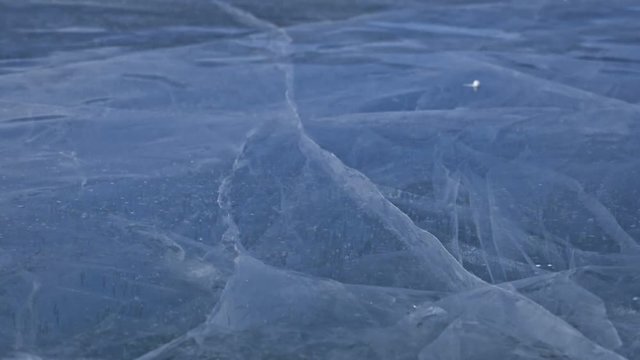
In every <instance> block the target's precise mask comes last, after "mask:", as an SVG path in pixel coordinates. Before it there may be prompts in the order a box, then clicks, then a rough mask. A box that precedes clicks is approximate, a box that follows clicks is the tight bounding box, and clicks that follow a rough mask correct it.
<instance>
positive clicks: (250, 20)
mask: <svg viewBox="0 0 640 360" xmlns="http://www.w3.org/2000/svg"><path fill="white" fill-rule="evenodd" d="M212 3H213V4H215V5H217V6H218V7H219V8H220V9H222V10H223V11H225V12H226V13H228V14H229V15H231V16H233V17H234V18H236V19H237V20H239V21H240V22H242V23H244V24H246V25H249V26H252V27H256V28H259V29H263V30H266V31H268V32H270V33H275V34H276V37H277V38H278V40H279V41H276V43H275V46H272V47H271V49H270V50H272V51H273V52H274V55H276V59H275V60H276V63H277V66H278V68H280V69H281V70H282V72H283V74H284V77H285V86H286V89H285V99H286V102H287V106H288V108H289V111H290V112H291V114H292V115H293V120H294V121H295V126H296V128H298V129H300V130H301V129H302V122H301V120H300V115H299V113H298V107H297V106H296V104H295V101H294V100H293V79H294V73H293V65H291V63H289V62H284V63H283V62H282V61H284V60H285V59H287V58H288V56H289V54H290V45H291V42H292V40H291V37H290V36H289V34H288V33H287V32H286V31H285V30H284V29H282V28H280V27H278V26H277V25H275V24H273V23H270V22H268V21H265V20H262V19H259V18H257V17H256V16H255V15H253V14H251V13H249V12H247V11H244V10H242V9H239V8H237V7H235V6H232V5H229V4H227V3H225V2H223V1H218V0H213V1H212ZM238 159H239V157H238V158H236V160H235V162H234V164H233V169H232V170H231V172H230V174H229V175H228V176H227V177H225V178H224V179H223V181H222V183H221V185H220V187H219V188H218V199H217V203H218V206H219V207H220V208H221V209H222V210H223V211H224V212H225V213H226V214H225V215H224V216H223V221H224V222H225V225H226V226H227V229H226V230H225V232H224V234H223V235H222V242H223V244H225V246H227V247H229V248H230V247H233V251H234V252H235V253H236V255H238V254H241V253H243V252H244V248H243V246H242V244H241V243H240V241H239V233H240V232H239V229H238V226H237V224H236V223H235V221H234V220H233V217H232V216H231V212H230V203H229V199H228V196H227V194H228V191H229V186H230V182H231V178H232V177H233V174H234V173H235V171H236V170H237V169H238V168H239V163H238ZM229 250H231V249H229ZM205 323H206V322H205ZM203 325H205V324H201V325H199V326H196V327H195V328H193V329H191V330H189V331H188V332H187V333H186V334H184V335H182V336H178V337H177V338H175V339H173V340H171V341H169V342H168V343H166V344H164V345H162V346H160V347H158V348H156V349H154V350H151V351H150V352H148V353H146V354H144V355H142V356H140V357H139V358H138V360H147V359H154V358H156V357H157V356H160V355H161V354H162V353H163V352H164V351H165V350H168V349H170V348H172V347H174V346H177V345H179V344H180V343H182V342H183V341H185V340H187V339H189V338H194V339H197V338H198V336H199V333H200V331H201V328H202V326H203Z"/></svg>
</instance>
